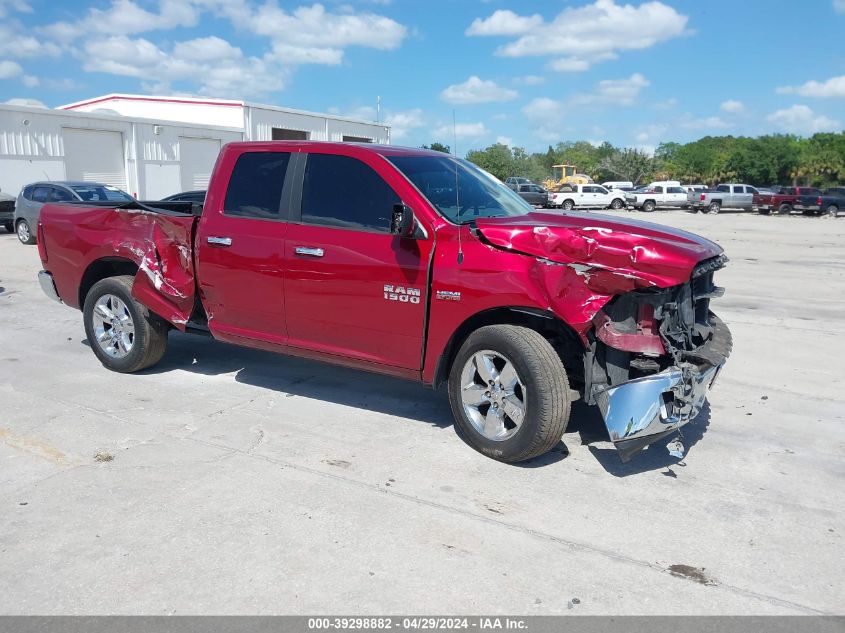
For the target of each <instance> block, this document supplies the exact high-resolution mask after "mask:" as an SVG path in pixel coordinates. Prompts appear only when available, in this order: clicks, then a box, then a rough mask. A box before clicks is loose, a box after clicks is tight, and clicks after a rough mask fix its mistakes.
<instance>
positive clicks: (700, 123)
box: [677, 116, 730, 130]
mask: <svg viewBox="0 0 845 633" xmlns="http://www.w3.org/2000/svg"><path fill="white" fill-rule="evenodd" d="M677 126H678V127H680V128H683V129H685V130H714V129H725V128H728V127H730V125H729V124H728V123H726V122H725V121H724V120H722V119H720V118H719V117H717V116H706V117H700V118H696V117H690V116H686V117H684V118H682V119H681V120H680V121H678V122H677Z"/></svg>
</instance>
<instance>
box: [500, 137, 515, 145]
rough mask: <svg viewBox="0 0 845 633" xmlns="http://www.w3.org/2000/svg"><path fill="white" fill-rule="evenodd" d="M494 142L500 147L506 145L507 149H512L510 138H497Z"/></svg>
mask: <svg viewBox="0 0 845 633" xmlns="http://www.w3.org/2000/svg"><path fill="white" fill-rule="evenodd" d="M496 142H497V143H499V144H500V145H507V146H508V147H513V139H512V138H511V137H510V136H497V137H496Z"/></svg>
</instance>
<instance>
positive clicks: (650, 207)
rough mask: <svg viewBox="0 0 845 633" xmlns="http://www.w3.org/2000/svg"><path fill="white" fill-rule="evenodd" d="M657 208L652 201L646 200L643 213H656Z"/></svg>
mask: <svg viewBox="0 0 845 633" xmlns="http://www.w3.org/2000/svg"><path fill="white" fill-rule="evenodd" d="M656 206H657V205H655V204H654V202H653V201H651V200H646V201H645V202H643V206H642V209H643V211H645V212H646V213H651V212H652V211H654V209H655V207H656Z"/></svg>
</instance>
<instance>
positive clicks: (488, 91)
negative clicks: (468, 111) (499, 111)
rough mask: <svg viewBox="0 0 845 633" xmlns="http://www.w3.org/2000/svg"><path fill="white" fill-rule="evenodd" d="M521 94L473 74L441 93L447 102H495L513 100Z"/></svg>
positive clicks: (441, 96)
mask: <svg viewBox="0 0 845 633" xmlns="http://www.w3.org/2000/svg"><path fill="white" fill-rule="evenodd" d="M517 96H519V93H517V92H516V90H511V89H509V88H503V87H502V86H499V85H498V84H497V83H496V82H495V81H489V80H484V79H481V78H479V77H476V76H475V75H473V76H472V77H470V78H469V79H467V80H466V81H465V82H463V83H461V84H453V85H451V86H449V87H448V88H446V89H445V90H443V92H441V93H440V98H441V99H443V101H446V102H447V103H454V104H469V103H495V102H502V101H512V100H514V99H516V98H517Z"/></svg>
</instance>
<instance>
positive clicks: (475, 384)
mask: <svg viewBox="0 0 845 633" xmlns="http://www.w3.org/2000/svg"><path fill="white" fill-rule="evenodd" d="M485 359H488V360H490V364H487V363H486V360H485ZM479 367H481V368H482V369H479ZM488 379H492V380H488ZM490 382H492V383H493V384H492V386H491V385H490V384H489V383H490ZM500 387H501V388H502V389H500ZM502 394H505V395H504V396H503V395H502ZM508 394H509V395H508ZM502 398H504V400H502ZM498 402H504V404H503V405H502V407H501V408H500V409H498V408H497V407H498V404H497V403H498ZM449 403H450V405H451V407H452V414H453V415H454V417H455V430H456V431H457V433H458V435H459V436H460V437H461V439H463V440H464V441H465V442H466V443H467V444H469V445H470V446H471V447H472V448H474V449H475V450H477V451H478V452H480V453H482V454H484V455H486V456H487V457H490V458H492V459H496V460H498V461H501V462H508V463H513V462H520V461H523V460H526V459H531V458H532V457H537V456H538V455H542V454H543V453H546V452H548V451H549V450H551V449H552V448H553V447H554V446H555V445H556V444H557V443H558V442H559V441H560V438H561V436H562V435H563V432H564V431H565V430H566V425H567V423H568V422H569V410H570V405H571V402H570V395H569V381H568V380H567V377H566V370H565V369H564V367H563V363H562V362H561V360H560V357H559V356H558V355H557V352H555V349H554V348H553V347H552V345H551V344H550V343H549V342H548V341H547V340H546V339H545V338H543V336H542V335H541V334H540V333H539V332H537V331H535V330H531V329H529V328H525V327H520V326H516V325H489V326H485V327H482V328H479V329H478V330H476V331H475V332H473V333H472V334H470V335H469V337H467V339H466V341H464V343H463V345H461V348H460V350H459V351H458V355H457V356H456V357H455V360H454V362H453V364H452V368H451V371H450V374H449ZM514 403H516V408H517V409H518V410H517V411H516V413H515V414H514V415H515V416H516V417H515V418H511V417H510V415H511V413H510V411H512V410H513V408H514V406H515V405H514ZM520 407H521V408H520ZM497 412H498V413H497ZM491 415H492V416H493V417H492V418H491ZM520 416H521V417H522V420H521V421H518V420H517V421H515V420H516V418H518V417H520ZM491 422H492V424H491ZM488 424H490V425H489V426H488ZM497 424H500V426H497Z"/></svg>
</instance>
